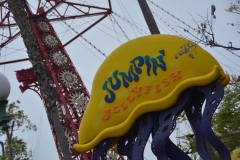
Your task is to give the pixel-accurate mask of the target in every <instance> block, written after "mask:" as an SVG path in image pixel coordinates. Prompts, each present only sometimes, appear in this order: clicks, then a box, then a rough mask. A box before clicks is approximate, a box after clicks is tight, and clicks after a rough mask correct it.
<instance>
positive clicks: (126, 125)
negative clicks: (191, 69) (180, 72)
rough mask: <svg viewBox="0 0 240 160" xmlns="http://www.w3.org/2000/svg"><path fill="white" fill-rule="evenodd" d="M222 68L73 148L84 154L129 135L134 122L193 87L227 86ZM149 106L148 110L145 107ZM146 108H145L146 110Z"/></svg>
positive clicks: (188, 81) (188, 82)
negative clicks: (215, 82)
mask: <svg viewBox="0 0 240 160" xmlns="http://www.w3.org/2000/svg"><path fill="white" fill-rule="evenodd" d="M220 70H221V69H220V67H219V66H217V65H215V66H214V68H213V70H212V71H211V72H210V73H209V74H207V75H205V76H201V77H195V78H191V79H186V80H184V81H182V82H181V83H179V84H178V85H177V86H176V88H175V89H174V90H173V91H172V92H171V93H170V94H168V95H167V96H166V97H164V98H162V99H158V100H154V101H147V102H143V103H141V104H139V105H138V106H136V108H135V109H134V110H133V111H132V113H131V114H130V115H129V116H128V118H127V119H126V120H125V121H124V122H123V123H121V124H119V125H117V126H112V127H109V128H106V129H104V130H103V131H102V132H100V133H99V134H98V136H96V137H95V138H94V139H93V140H92V141H90V142H89V143H86V144H74V146H73V148H74V149H75V150H77V151H78V152H84V151H87V150H90V149H92V148H94V147H95V146H96V145H97V144H98V143H99V142H101V141H102V140H104V139H106V138H110V137H119V136H122V135H124V134H125V133H127V131H128V130H129V129H130V128H131V127H132V125H133V123H134V121H135V120H136V119H137V118H138V117H139V116H141V115H142V114H144V113H147V112H153V111H158V110H159V108H157V107H156V105H161V104H164V106H161V110H164V109H167V108H169V107H170V106H172V105H173V104H174V103H175V102H176V101H177V99H178V97H179V95H180V94H181V93H182V92H183V91H184V90H185V89H187V88H189V87H193V86H204V85H207V84H210V83H211V82H213V81H215V80H217V79H220V78H221V80H220V83H221V84H222V85H223V86H225V85H227V84H228V82H229V79H230V78H229V76H228V75H220ZM146 105H147V106H148V107H147V109H146V107H145V106H146ZM144 107H145V108H144Z"/></svg>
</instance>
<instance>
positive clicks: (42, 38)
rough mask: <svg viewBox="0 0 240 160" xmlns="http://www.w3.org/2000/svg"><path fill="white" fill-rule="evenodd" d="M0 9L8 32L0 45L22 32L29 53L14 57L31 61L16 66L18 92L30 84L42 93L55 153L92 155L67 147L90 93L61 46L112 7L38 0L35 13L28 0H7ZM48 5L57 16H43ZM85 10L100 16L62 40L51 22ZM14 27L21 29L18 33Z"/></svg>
mask: <svg viewBox="0 0 240 160" xmlns="http://www.w3.org/2000/svg"><path fill="white" fill-rule="evenodd" d="M62 5H64V6H65V10H64V11H61V10H60V6H62ZM69 8H73V9H76V10H77V11H78V14H77V15H69V14H68V15H67V14H66V13H67V12H68V10H69ZM0 9H1V19H0V21H1V23H0V27H1V28H7V29H8V31H9V36H7V37H5V41H4V42H2V43H1V45H0V47H1V48H2V47H4V46H5V45H7V44H8V43H10V42H12V41H13V40H14V39H15V38H16V37H18V36H20V35H21V36H22V38H23V41H24V44H25V46H26V48H27V53H28V56H29V59H21V60H16V61H15V62H18V61H25V60H29V61H30V62H31V63H32V65H33V67H32V68H30V69H25V70H19V71H16V76H17V79H18V81H19V82H20V83H22V85H21V86H20V89H21V91H22V92H24V91H25V90H26V89H32V90H34V91H35V92H37V93H38V94H39V96H40V97H41V98H42V99H43V101H44V106H45V109H46V112H47V115H48V120H49V123H50V126H51V130H52V134H53V137H54V140H55V144H56V147H57V151H58V155H59V158H60V159H65V160H66V159H91V157H92V153H91V151H88V152H83V153H78V152H76V151H75V150H74V149H73V147H72V146H73V144H75V143H77V139H78V138H77V137H78V127H79V125H80V123H81V119H82V116H83V114H84V110H85V108H86V104H87V103H88V100H89V93H88V91H87V89H86V87H85V85H84V83H83V81H82V79H81V77H80V76H79V74H78V72H77V70H76V68H75V67H74V65H73V63H72V61H71V59H70V58H69V56H68V53H67V51H66V50H65V49H64V47H66V46H67V45H68V44H70V43H71V42H72V41H74V40H75V39H77V38H78V37H79V36H81V35H82V34H83V33H85V32H87V31H88V30H89V29H90V28H92V27H93V26H95V25H96V24H97V23H98V22H100V21H101V20H103V19H104V18H105V17H107V16H108V15H109V14H110V13H111V12H112V11H111V4H110V0H109V8H101V7H96V6H91V5H84V4H79V3H72V2H68V1H65V0H50V1H46V2H44V3H43V2H41V0H40V1H39V2H38V7H37V12H36V13H33V12H32V11H31V8H30V6H29V4H28V2H27V0H6V1H2V2H0ZM4 10H5V13H4V12H3V11H4ZM51 11H55V13H56V14H57V18H48V15H49V14H50V13H51ZM89 16H100V18H99V19H98V20H96V21H95V22H94V23H92V24H91V25H90V26H89V27H87V28H86V29H84V30H83V31H81V32H79V33H78V34H77V35H76V36H75V37H73V38H72V39H70V40H69V41H68V42H66V43H65V44H62V43H61V41H60V39H59V37H58V35H57V34H56V32H55V30H54V28H53V26H52V25H51V22H56V21H64V20H69V19H76V18H84V17H89ZM16 27H18V28H19V30H20V31H19V32H17V33H16V32H15V31H16ZM2 36H3V35H2ZM12 62H14V61H12ZM66 144H68V145H66Z"/></svg>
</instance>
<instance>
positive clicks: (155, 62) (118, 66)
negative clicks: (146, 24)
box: [74, 35, 229, 152]
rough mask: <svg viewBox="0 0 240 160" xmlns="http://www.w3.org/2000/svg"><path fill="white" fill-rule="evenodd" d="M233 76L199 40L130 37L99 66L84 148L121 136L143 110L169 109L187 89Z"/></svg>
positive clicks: (82, 133)
mask: <svg viewBox="0 0 240 160" xmlns="http://www.w3.org/2000/svg"><path fill="white" fill-rule="evenodd" d="M215 80H218V81H219V82H221V83H222V84H223V85H225V84H226V83H227V82H228V80H229V77H228V76H227V75H225V74H224V72H223V70H222V69H221V67H220V65H219V64H218V62H217V61H216V60H215V59H214V58H213V57H212V56H211V55H210V54H209V53H208V52H207V51H205V50H203V49H202V48H201V47H199V46H198V45H197V44H195V43H193V42H190V41H189V40H187V39H184V38H181V37H178V36H172V35H151V36H145V37H141V38H137V39H134V40H131V41H129V42H127V43H125V44H123V45H121V46H120V47H118V48H117V49H116V50H114V51H113V52H112V53H111V54H110V55H109V56H108V57H107V58H106V60H105V61H104V62H103V63H102V65H101V66H100V68H99V69H98V71H97V73H96V75H95V78H94V82H93V86H92V91H91V98H90V101H89V104H88V106H87V109H86V112H85V114H84V116H83V119H82V122H81V125H80V128H79V144H75V145H74V148H75V149H76V150H77V151H79V152H82V151H86V150H90V149H92V148H94V147H95V146H96V145H97V144H98V143H99V142H101V141H102V140H104V139H106V138H109V137H120V136H122V135H124V134H125V133H126V132H127V131H128V130H129V129H130V128H131V126H132V124H133V123H134V121H135V120H136V119H137V118H138V117H139V116H141V115H142V114H144V113H147V112H153V111H158V110H164V109H167V108H169V107H171V106H172V105H173V104H174V103H175V102H176V100H177V98H178V96H179V95H180V93H181V92H182V91H184V90H185V89H187V88H189V87H192V86H204V85H207V84H209V83H211V82H213V81H215Z"/></svg>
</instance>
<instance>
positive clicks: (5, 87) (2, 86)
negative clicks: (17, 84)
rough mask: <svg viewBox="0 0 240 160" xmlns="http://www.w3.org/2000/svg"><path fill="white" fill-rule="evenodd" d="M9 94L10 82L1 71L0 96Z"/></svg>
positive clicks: (6, 96) (5, 96) (3, 96)
mask: <svg viewBox="0 0 240 160" xmlns="http://www.w3.org/2000/svg"><path fill="white" fill-rule="evenodd" d="M9 94H10V83H9V81H8V79H7V77H5V76H4V75H3V74H2V73H0V98H6V99H7V98H8V96H9Z"/></svg>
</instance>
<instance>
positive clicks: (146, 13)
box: [138, 0, 160, 34]
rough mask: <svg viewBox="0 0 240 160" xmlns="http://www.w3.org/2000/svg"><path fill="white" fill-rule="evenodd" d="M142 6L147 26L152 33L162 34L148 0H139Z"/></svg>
mask: <svg viewBox="0 0 240 160" xmlns="http://www.w3.org/2000/svg"><path fill="white" fill-rule="evenodd" d="M138 3H139V5H140V8H141V10H142V13H143V16H144V18H145V21H146V23H147V26H148V28H149V30H150V32H151V34H160V31H159V29H158V27H157V23H156V21H155V19H154V17H153V15H152V12H151V10H150V8H149V6H148V4H147V1H146V0H138Z"/></svg>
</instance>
